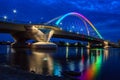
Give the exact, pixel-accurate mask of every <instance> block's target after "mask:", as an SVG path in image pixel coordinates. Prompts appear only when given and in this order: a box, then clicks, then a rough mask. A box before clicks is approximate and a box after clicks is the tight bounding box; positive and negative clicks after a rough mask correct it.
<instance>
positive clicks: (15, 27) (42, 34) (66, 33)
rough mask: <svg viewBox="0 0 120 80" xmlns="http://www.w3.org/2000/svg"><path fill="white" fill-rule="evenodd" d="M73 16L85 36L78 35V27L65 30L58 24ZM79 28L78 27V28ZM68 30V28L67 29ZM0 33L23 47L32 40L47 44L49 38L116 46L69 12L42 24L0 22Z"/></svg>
mask: <svg viewBox="0 0 120 80" xmlns="http://www.w3.org/2000/svg"><path fill="white" fill-rule="evenodd" d="M71 15H72V16H75V17H76V18H78V19H80V20H81V21H82V23H83V24H84V26H85V29H86V34H83V33H80V32H81V31H80V30H79V28H78V27H76V28H75V26H72V30H74V31H72V30H71V28H70V27H69V28H70V30H67V29H66V28H64V27H61V26H60V24H61V22H62V20H64V19H65V18H66V17H68V16H71ZM54 21H56V22H55V24H54V26H51V25H50V23H52V22H54ZM87 23H88V24H89V25H90V26H91V28H92V29H93V30H94V31H95V33H96V34H97V37H94V36H91V35H90V30H89V28H88V25H87ZM79 27H80V26H79ZM67 28H68V27H67ZM0 33H10V34H11V35H12V36H13V37H14V39H15V44H17V45H20V44H21V45H23V44H25V42H26V41H27V40H29V39H34V40H36V41H37V42H49V40H50V39H51V37H55V38H64V39H72V40H79V41H86V42H89V47H90V45H92V44H102V45H103V46H104V47H108V46H116V44H114V43H111V42H109V41H106V40H104V39H103V37H102V36H101V34H100V33H99V32H98V30H97V29H96V28H95V27H94V25H93V24H92V23H91V22H90V21H89V20H88V19H87V18H86V17H85V16H83V15H82V14H80V13H76V12H71V13H67V14H65V15H62V16H59V17H56V18H54V19H52V20H50V21H48V22H46V23H44V24H35V25H34V24H16V23H10V22H5V21H1V22H0Z"/></svg>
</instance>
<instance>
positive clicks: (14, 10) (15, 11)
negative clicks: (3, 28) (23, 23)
mask: <svg viewBox="0 0 120 80" xmlns="http://www.w3.org/2000/svg"><path fill="white" fill-rule="evenodd" d="M13 13H14V19H13V21H14V20H15V17H16V13H17V10H16V9H13Z"/></svg>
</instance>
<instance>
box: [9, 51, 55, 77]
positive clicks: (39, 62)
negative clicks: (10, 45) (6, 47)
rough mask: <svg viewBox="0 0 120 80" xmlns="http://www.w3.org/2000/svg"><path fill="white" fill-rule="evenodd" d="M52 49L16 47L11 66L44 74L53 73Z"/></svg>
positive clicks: (12, 54)
mask: <svg viewBox="0 0 120 80" xmlns="http://www.w3.org/2000/svg"><path fill="white" fill-rule="evenodd" d="M51 54H52V53H51V52H50V51H41V50H29V49H14V52H13V53H11V66H13V67H16V68H20V69H22V70H25V71H30V72H34V73H37V74H43V75H52V72H53V60H52V58H51V57H50V56H51Z"/></svg>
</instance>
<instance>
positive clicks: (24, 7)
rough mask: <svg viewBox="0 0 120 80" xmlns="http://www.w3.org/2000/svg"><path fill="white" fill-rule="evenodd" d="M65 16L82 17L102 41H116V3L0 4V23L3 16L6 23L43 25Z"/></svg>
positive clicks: (22, 0)
mask: <svg viewBox="0 0 120 80" xmlns="http://www.w3.org/2000/svg"><path fill="white" fill-rule="evenodd" d="M13 10H16V13H14V12H13ZM69 12H78V13H81V14H83V15H84V16H86V17H87V18H88V19H89V20H90V21H91V22H92V23H93V25H94V26H95V27H96V28H97V30H98V31H99V32H100V33H101V35H102V36H103V37H104V39H106V40H110V41H113V42H118V40H120V22H119V21H120V0H0V18H1V19H0V20H3V19H4V18H3V17H5V16H7V19H8V20H15V21H20V22H32V23H44V22H47V21H49V20H51V19H53V18H55V17H58V16H60V15H64V14H66V13H69ZM1 37H2V38H1ZM5 39H6V40H11V39H12V38H11V37H10V36H6V37H3V35H0V40H5Z"/></svg>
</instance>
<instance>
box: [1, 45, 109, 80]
mask: <svg viewBox="0 0 120 80" xmlns="http://www.w3.org/2000/svg"><path fill="white" fill-rule="evenodd" d="M2 53H5V55H6V56H3V55H2V56H1V54H2ZM2 53H0V58H2V57H4V61H3V62H0V64H1V63H6V64H7V65H10V66H12V67H14V68H17V69H22V70H25V71H29V72H33V73H36V74H42V75H51V76H64V75H62V74H61V73H62V72H64V71H74V72H79V73H81V75H79V76H77V77H76V78H77V79H78V80H79V79H80V80H96V78H97V76H99V75H100V72H101V67H102V65H103V64H104V63H105V62H106V61H107V60H108V59H109V57H110V56H109V49H97V48H96V49H86V48H83V47H77V48H75V47H59V48H58V50H57V51H52V50H30V49H10V47H8V46H7V47H6V49H5V51H2Z"/></svg>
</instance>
